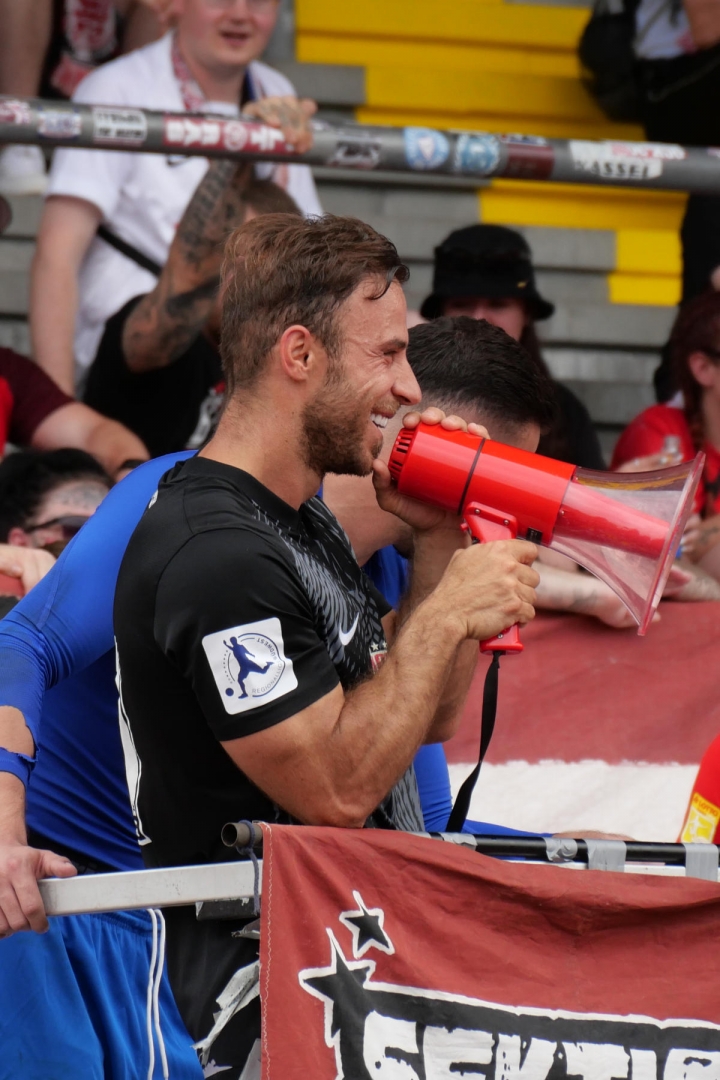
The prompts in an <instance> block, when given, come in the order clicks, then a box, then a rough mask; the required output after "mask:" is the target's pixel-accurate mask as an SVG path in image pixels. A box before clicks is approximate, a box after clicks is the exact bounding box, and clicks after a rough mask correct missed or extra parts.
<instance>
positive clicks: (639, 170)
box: [568, 140, 686, 180]
mask: <svg viewBox="0 0 720 1080" xmlns="http://www.w3.org/2000/svg"><path fill="white" fill-rule="evenodd" d="M568 149H569V150H570V156H571V158H572V160H573V163H574V165H575V169H576V170H577V171H578V172H588V173H592V174H593V175H594V176H599V177H604V178H605V179H608V180H657V179H658V177H660V176H662V174H663V168H664V164H665V162H666V161H682V160H683V159H684V158H685V156H686V155H685V151H684V150H683V148H682V146H674V145H672V144H671V143H625V142H600V143H598V142H583V141H579V140H572V141H571V142H569V143H568Z"/></svg>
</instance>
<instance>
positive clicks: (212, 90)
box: [177, 27, 246, 106]
mask: <svg viewBox="0 0 720 1080" xmlns="http://www.w3.org/2000/svg"><path fill="white" fill-rule="evenodd" d="M177 46H178V49H179V50H180V55H181V56H182V58H183V60H184V61H185V64H186V65H187V68H188V71H189V72H190V74H191V75H192V77H193V79H194V80H195V82H196V83H197V84H198V86H199V87H200V89H201V90H202V92H203V94H204V95H205V97H206V98H207V100H208V101H227V102H229V103H230V104H232V105H238V106H239V104H240V94H241V91H242V85H243V80H244V78H245V71H246V68H244V67H220V66H218V67H216V68H213V69H212V70H211V69H209V68H207V67H206V66H205V65H204V64H201V63H200V62H199V61H198V59H197V58H196V57H195V56H194V55H193V50H192V43H188V42H187V41H185V39H184V38H183V34H182V27H180V28H179V29H178V32H177Z"/></svg>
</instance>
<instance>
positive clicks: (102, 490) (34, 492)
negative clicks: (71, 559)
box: [0, 449, 112, 556]
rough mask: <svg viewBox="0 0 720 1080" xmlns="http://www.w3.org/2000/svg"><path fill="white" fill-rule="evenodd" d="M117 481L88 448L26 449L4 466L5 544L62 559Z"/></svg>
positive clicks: (0, 482) (1, 516)
mask: <svg viewBox="0 0 720 1080" xmlns="http://www.w3.org/2000/svg"><path fill="white" fill-rule="evenodd" d="M111 487H112V480H111V479H110V477H109V476H108V474H107V473H106V472H105V470H104V469H103V467H102V465H100V464H99V462H97V461H96V460H95V458H94V457H92V456H91V455H90V454H86V453H85V451H84V450H72V449H67V450H49V451H39V450H23V451H20V452H18V453H16V454H11V455H10V456H9V457H7V458H6V459H5V460H4V461H3V462H2V464H0V540H2V541H4V542H6V543H8V544H10V545H11V546H15V547H28V548H41V549H43V550H45V551H49V552H50V554H51V555H55V556H57V555H59V554H60V552H61V551H62V550H63V549H64V548H65V547H66V546H67V544H68V543H69V542H70V541H71V540H72V538H73V537H74V536H75V535H76V534H77V533H78V532H79V531H80V529H81V527H82V526H83V525H84V524H85V522H86V521H87V520H88V519H89V518H90V517H91V516H92V515H93V514H94V513H95V511H96V510H97V508H98V506H99V505H100V503H101V502H102V501H103V499H104V498H105V496H106V495H107V493H108V491H109V490H110V488H111Z"/></svg>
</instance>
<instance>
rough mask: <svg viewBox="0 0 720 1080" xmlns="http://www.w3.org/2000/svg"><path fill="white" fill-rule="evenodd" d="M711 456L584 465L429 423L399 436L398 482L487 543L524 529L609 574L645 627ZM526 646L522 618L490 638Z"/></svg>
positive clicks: (491, 647) (485, 646)
mask: <svg viewBox="0 0 720 1080" xmlns="http://www.w3.org/2000/svg"><path fill="white" fill-rule="evenodd" d="M703 462H704V455H703V454H698V455H697V457H696V458H695V460H694V461H690V462H686V463H685V464H683V465H676V466H673V467H672V468H670V469H658V470H656V471H654V472H645V473H611V472H595V471H593V470H591V469H580V468H576V466H574V465H569V464H567V463H566V462H564V461H555V460H553V459H552V458H546V457H541V456H540V455H539V454H530V453H528V452H527V451H525V450H517V449H515V447H512V446H506V445H505V444H504V443H500V442H495V440H493V439H482V438H480V437H479V436H477V435H471V434H470V433H469V432H466V431H446V430H445V428H442V427H440V426H439V425H431V424H419V425H418V427H416V428H414V429H413V430H409V429H407V428H405V429H403V430H402V431H401V432H400V434H399V435H398V437H397V439H396V440H395V445H394V446H393V449H392V452H391V454H390V461H389V463H388V464H389V468H390V472H391V474H392V475H393V477H394V478H395V480H396V482H397V486H398V490H399V491H401V492H402V493H403V495H408V496H410V497H411V498H413V499H419V500H420V501H421V502H427V503H432V504H433V505H434V506H439V507H442V508H443V509H444V510H449V511H452V512H454V513H456V514H458V515H460V517H462V518H463V526H464V527H465V528H466V529H468V531H469V532H470V533H471V534H472V536H473V537H474V538H475V539H476V540H478V541H488V540H498V539H507V538H512V537H516V536H517V537H520V538H521V539H524V540H532V541H533V542H534V543H536V544H542V545H544V546H545V547H549V548H552V549H553V550H554V551H559V552H561V553H562V554H563V555H568V556H569V557H570V558H571V559H573V560H574V561H575V562H577V563H580V565H581V566H584V567H585V569H586V570H589V571H590V572H591V573H593V574H595V575H596V577H599V578H601V580H602V581H605V582H606V583H607V584H608V585H609V586H610V588H611V589H612V590H613V591H614V592H615V593H616V594H617V595H618V596H619V597H620V599H621V600H622V601H623V603H624V604H625V605H626V607H627V608H628V610H629V611H630V613H631V614H632V616H633V617H634V618H635V620H636V622H637V623H638V633H639V634H645V632H646V631H647V628H648V626H649V624H650V621H651V619H652V617H653V613H654V612H655V609H656V608H657V605H658V604H659V602H660V597H661V596H662V592H663V589H664V587H665V582H666V581H667V577H668V574H669V573H670V568H671V566H672V563H673V559H674V558H675V554H676V552H677V549H678V547H679V545H680V541H681V539H682V534H683V531H684V529H685V524H686V522H687V519H688V517H689V515H690V512H691V510H692V505H693V496H694V494H695V491H696V489H697V486H698V483H699V482H700V477H701V475H702V468H703ZM480 647H481V649H482V651H483V652H495V651H502V652H520V651H521V650H522V644H521V642H520V639H519V635H518V629H517V626H514V627H512V628H511V629H510V630H508V631H506V632H505V633H504V634H502V635H498V637H497V638H493V640H492V641H488V642H483V643H482V644H481V646H480Z"/></svg>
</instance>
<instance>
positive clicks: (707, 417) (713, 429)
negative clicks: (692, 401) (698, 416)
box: [701, 391, 720, 450]
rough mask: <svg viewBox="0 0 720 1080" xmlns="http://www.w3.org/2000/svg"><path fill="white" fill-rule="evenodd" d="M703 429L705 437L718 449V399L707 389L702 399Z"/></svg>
mask: <svg viewBox="0 0 720 1080" xmlns="http://www.w3.org/2000/svg"><path fill="white" fill-rule="evenodd" d="M701 408H702V418H703V431H704V433H705V438H706V440H707V442H709V443H710V445H711V446H714V447H715V449H716V450H720V399H718V398H717V397H716V396H715V394H714V393H712V391H708V392H706V393H705V395H704V396H703V400H702V406H701Z"/></svg>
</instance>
